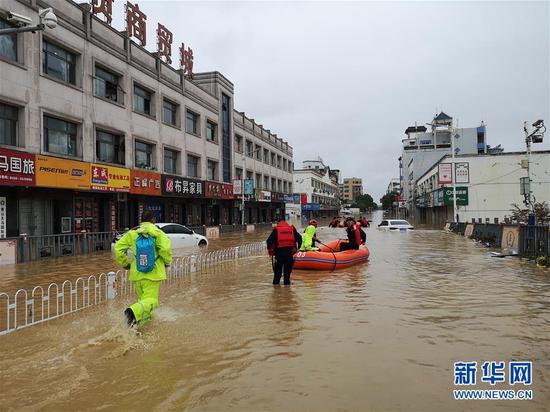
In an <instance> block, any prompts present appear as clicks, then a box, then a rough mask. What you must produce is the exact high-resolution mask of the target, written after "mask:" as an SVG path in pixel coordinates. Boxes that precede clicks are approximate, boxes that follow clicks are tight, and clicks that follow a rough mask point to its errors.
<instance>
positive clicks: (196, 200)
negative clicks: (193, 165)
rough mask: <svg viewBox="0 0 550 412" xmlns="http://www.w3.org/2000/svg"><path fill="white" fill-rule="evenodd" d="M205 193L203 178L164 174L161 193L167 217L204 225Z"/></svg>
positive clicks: (180, 221) (191, 224) (178, 221)
mask: <svg viewBox="0 0 550 412" xmlns="http://www.w3.org/2000/svg"><path fill="white" fill-rule="evenodd" d="M204 193H205V182H204V181H202V180H197V179H189V178H186V177H180V176H173V175H164V174H163V175H162V177H161V194H162V196H163V200H164V208H165V217H166V219H168V220H169V221H170V222H174V223H181V224H185V225H187V226H199V225H202V224H203V210H202V209H203V199H204Z"/></svg>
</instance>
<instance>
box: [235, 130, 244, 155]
mask: <svg viewBox="0 0 550 412" xmlns="http://www.w3.org/2000/svg"><path fill="white" fill-rule="evenodd" d="M235 151H236V152H237V153H242V152H243V137H242V136H239V135H238V134H236V135H235Z"/></svg>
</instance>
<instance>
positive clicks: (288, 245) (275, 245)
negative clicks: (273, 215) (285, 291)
mask: <svg viewBox="0 0 550 412" xmlns="http://www.w3.org/2000/svg"><path fill="white" fill-rule="evenodd" d="M276 220H277V222H278V223H277V226H276V227H275V228H274V229H273V231H272V232H271V234H270V235H269V237H268V238H267V241H266V243H267V249H268V250H269V255H270V256H272V257H273V259H274V261H273V284H274V285H279V284H280V283H281V276H283V274H284V280H283V284H284V285H290V275H291V273H292V266H293V265H294V256H293V255H294V253H296V251H297V250H298V248H300V246H301V245H302V237H301V236H300V234H299V233H298V232H297V231H296V228H295V227H294V226H292V225H289V224H288V223H287V222H285V219H284V217H279V218H277V219H276Z"/></svg>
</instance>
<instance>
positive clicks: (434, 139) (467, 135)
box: [399, 112, 487, 217]
mask: <svg viewBox="0 0 550 412" xmlns="http://www.w3.org/2000/svg"><path fill="white" fill-rule="evenodd" d="M452 121H453V119H452V117H450V116H448V115H447V114H445V113H443V112H441V113H439V114H438V115H437V116H435V117H434V119H433V120H432V122H431V123H430V125H431V130H430V131H427V129H426V127H424V126H416V125H415V126H411V127H408V128H407V129H406V130H405V134H406V135H407V137H406V138H405V139H403V140H402V142H403V150H402V153H401V156H400V157H399V179H400V189H401V193H400V195H401V200H402V201H403V202H404V203H403V204H405V205H406V212H407V213H409V214H411V215H412V216H413V217H414V207H415V201H414V199H415V192H414V190H415V187H416V181H417V179H418V178H419V177H420V176H422V175H423V174H424V173H425V172H426V171H427V170H428V169H430V168H431V167H432V166H433V165H434V163H436V162H437V161H438V160H439V159H441V157H442V156H444V155H446V154H451V146H452V144H451V130H454V136H455V152H456V153H460V154H483V153H486V152H487V134H486V128H485V125H484V124H483V122H481V125H480V126H479V127H471V128H459V129H452Z"/></svg>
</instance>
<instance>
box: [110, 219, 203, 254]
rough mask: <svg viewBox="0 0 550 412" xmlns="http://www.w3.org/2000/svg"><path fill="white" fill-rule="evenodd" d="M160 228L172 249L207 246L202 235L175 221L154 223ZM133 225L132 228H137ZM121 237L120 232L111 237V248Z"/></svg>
mask: <svg viewBox="0 0 550 412" xmlns="http://www.w3.org/2000/svg"><path fill="white" fill-rule="evenodd" d="M155 226H157V227H158V228H159V229H160V230H162V231H163V232H164V233H166V236H168V239H170V242H171V243H172V249H183V248H187V247H193V246H201V247H202V246H207V245H208V239H207V238H206V237H204V236H202V235H199V234H197V233H195V232H193V231H192V230H191V229H189V228H188V227H186V226H183V225H179V224H177V223H155ZM137 228H138V227H135V228H133V229H137ZM121 237H122V234H120V235H116V236H115V238H114V239H113V248H114V243H115V242H116V241H117V240H119V239H120V238H121Z"/></svg>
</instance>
